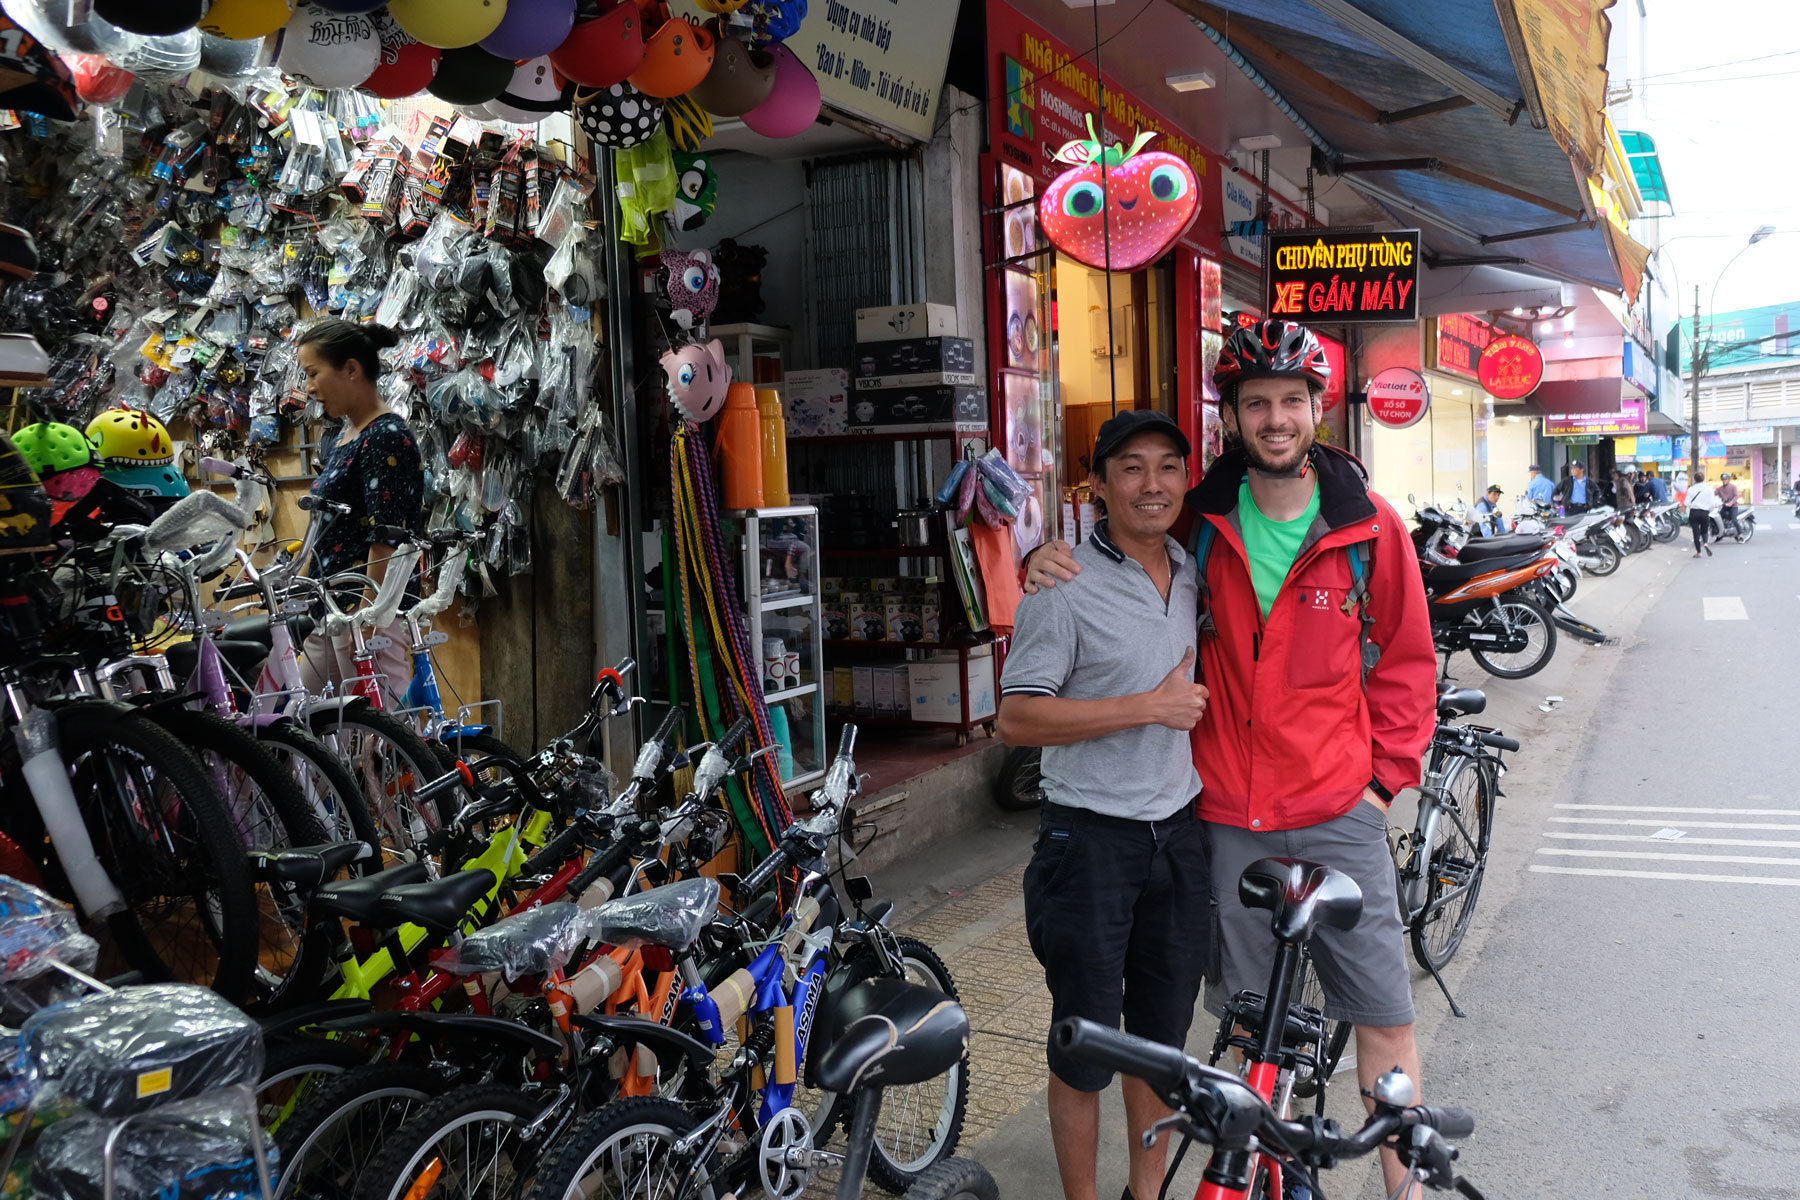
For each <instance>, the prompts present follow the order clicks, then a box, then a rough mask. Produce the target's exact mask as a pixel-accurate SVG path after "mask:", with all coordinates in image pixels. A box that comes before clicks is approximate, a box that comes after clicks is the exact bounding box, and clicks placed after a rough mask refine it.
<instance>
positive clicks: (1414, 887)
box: [1396, 789, 1475, 1017]
mask: <svg viewBox="0 0 1800 1200" xmlns="http://www.w3.org/2000/svg"><path fill="white" fill-rule="evenodd" d="M1433 790H1434V789H1421V795H1422V797H1423V798H1424V799H1425V800H1426V801H1427V802H1428V803H1429V804H1430V811H1429V812H1423V811H1422V812H1421V814H1420V819H1419V824H1420V826H1421V828H1422V832H1423V834H1424V836H1423V837H1421V838H1420V839H1419V840H1418V842H1417V844H1415V845H1414V846H1413V847H1412V854H1413V859H1412V861H1413V862H1414V863H1416V864H1418V867H1417V869H1416V870H1415V871H1414V872H1413V873H1412V877H1411V878H1410V879H1409V878H1407V876H1406V874H1405V873H1404V872H1399V871H1398V866H1397V865H1396V871H1397V873H1398V874H1399V879H1398V881H1397V882H1398V883H1399V891H1400V903H1401V905H1402V906H1403V908H1404V915H1405V917H1406V926H1407V928H1408V929H1411V928H1412V927H1413V926H1415V925H1417V924H1418V923H1419V922H1420V921H1423V920H1424V919H1425V897H1426V896H1427V895H1428V894H1429V893H1430V888H1429V887H1428V886H1427V885H1428V883H1429V880H1427V879H1426V873H1427V872H1428V871H1430V870H1431V851H1432V849H1433V848H1434V847H1435V846H1436V845H1437V827H1438V822H1440V821H1442V820H1443V819H1444V817H1445V816H1446V815H1447V816H1448V817H1449V818H1450V820H1451V821H1453V822H1455V823H1456V827H1457V828H1458V829H1461V830H1462V834H1463V837H1464V838H1465V839H1468V841H1469V844H1470V845H1474V844H1475V842H1474V839H1473V838H1469V831H1468V830H1467V829H1466V828H1464V827H1463V823H1462V816H1461V815H1460V814H1459V813H1456V812H1453V811H1450V810H1448V809H1446V808H1445V807H1444V805H1443V802H1442V801H1441V800H1438V799H1436V798H1435V797H1433V796H1432V791H1433ZM1464 886H1467V885H1466V884H1465V885H1464ZM1425 969H1426V970H1427V971H1429V972H1431V978H1432V979H1433V980H1435V981H1436V982H1437V985H1438V990H1439V991H1440V992H1442V993H1444V1001H1445V1003H1447V1004H1449V1005H1450V1012H1451V1014H1452V1015H1453V1016H1458V1017H1466V1016H1468V1015H1469V1014H1468V1013H1466V1012H1464V1011H1463V1010H1462V1008H1461V1006H1459V1005H1458V1004H1457V1003H1456V997H1455V996H1453V995H1451V994H1450V985H1449V984H1448V983H1445V982H1444V976H1443V973H1442V972H1441V971H1439V970H1438V969H1437V968H1436V967H1434V966H1432V965H1431V963H1430V962H1429V961H1428V962H1426V963H1425Z"/></svg>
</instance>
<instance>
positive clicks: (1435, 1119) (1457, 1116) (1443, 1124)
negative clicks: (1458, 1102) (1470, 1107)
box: [1408, 1104, 1475, 1140]
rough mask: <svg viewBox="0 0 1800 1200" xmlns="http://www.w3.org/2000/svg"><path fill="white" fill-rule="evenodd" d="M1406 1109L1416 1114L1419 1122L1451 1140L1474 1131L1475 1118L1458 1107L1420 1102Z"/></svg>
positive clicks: (1469, 1134) (1467, 1135)
mask: <svg viewBox="0 0 1800 1200" xmlns="http://www.w3.org/2000/svg"><path fill="white" fill-rule="evenodd" d="M1408 1111H1409V1112H1413V1113H1417V1114H1418V1117H1419V1124H1421V1125H1424V1126H1427V1127H1428V1128H1431V1129H1435V1130H1437V1131H1438V1132H1439V1133H1441V1134H1443V1135H1444V1136H1445V1137H1447V1138H1451V1139H1453V1140H1460V1139H1462V1138H1466V1137H1469V1136H1471V1135H1472V1134H1473V1133H1474V1132H1475V1118H1474V1117H1473V1116H1472V1115H1471V1114H1469V1113H1468V1112H1465V1111H1464V1110H1463V1109H1460V1108H1450V1107H1445V1106H1439V1105H1431V1104H1420V1105H1416V1106H1415V1107H1413V1108H1411V1109H1409V1110H1408Z"/></svg>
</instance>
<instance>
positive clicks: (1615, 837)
mask: <svg viewBox="0 0 1800 1200" xmlns="http://www.w3.org/2000/svg"><path fill="white" fill-rule="evenodd" d="M1544 836H1545V837H1549V838H1563V839H1564V840H1567V841H1582V842H1648V841H1651V840H1653V839H1654V836H1655V835H1653V834H1648V833H1563V832H1560V831H1559V830H1555V829H1546V830H1545V831H1544ZM1681 844H1682V845H1684V846H1767V847H1768V848H1769V849H1771V850H1800V842H1784V841H1767V842H1765V841H1763V840H1762V839H1760V838H1697V837H1684V838H1682V839H1681Z"/></svg>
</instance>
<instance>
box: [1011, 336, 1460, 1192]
mask: <svg viewBox="0 0 1800 1200" xmlns="http://www.w3.org/2000/svg"><path fill="white" fill-rule="evenodd" d="M1330 374H1331V368H1330V365H1329V363H1328V362H1327V360H1326V358H1325V355H1324V351H1323V349H1322V348H1321V347H1320V345H1319V341H1318V338H1317V337H1315V336H1314V335H1313V334H1312V332H1311V331H1310V330H1308V329H1306V328H1305V327H1303V326H1300V325H1297V324H1294V323H1293V322H1290V321H1281V320H1267V321H1262V322H1259V323H1258V324H1257V325H1255V326H1253V327H1251V328H1248V329H1239V330H1237V331H1235V332H1234V333H1233V334H1232V335H1231V336H1230V337H1229V338H1228V339H1227V340H1226V343H1225V347H1224V350H1223V351H1222V352H1221V353H1220V356H1219V365H1218V368H1217V369H1216V370H1215V372H1214V376H1213V378H1214V380H1215V382H1216V383H1217V384H1218V387H1219V392H1220V395H1221V397H1222V403H1221V415H1222V417H1223V420H1224V422H1225V432H1226V435H1227V439H1228V441H1229V442H1230V448H1229V449H1227V451H1226V452H1225V453H1224V454H1222V455H1221V456H1220V457H1219V458H1218V459H1217V460H1216V461H1215V462H1214V463H1213V464H1212V467H1211V468H1210V469H1209V470H1208V471H1207V473H1206V476H1205V478H1203V479H1202V480H1201V481H1200V483H1199V485H1198V486H1197V487H1195V488H1194V489H1193V490H1192V491H1190V492H1189V493H1188V495H1187V499H1186V502H1185V505H1184V508H1185V510H1186V511H1185V512H1184V513H1183V521H1182V522H1180V523H1178V524H1177V526H1176V528H1175V529H1174V530H1173V531H1172V532H1173V534H1174V536H1175V537H1177V538H1178V539H1180V540H1181V541H1183V543H1184V544H1186V545H1187V546H1188V547H1190V550H1192V551H1193V552H1194V553H1193V555H1192V556H1193V557H1194V558H1195V559H1196V562H1197V564H1198V565H1199V568H1200V570H1201V572H1202V576H1201V606H1200V607H1201V612H1202V617H1201V622H1200V642H1199V647H1200V665H1201V668H1202V671H1203V672H1204V680H1205V683H1206V686H1207V687H1208V688H1209V689H1210V693H1211V702H1210V705H1209V707H1208V708H1207V710H1206V713H1205V715H1204V717H1202V719H1201V721H1200V723H1199V724H1198V725H1196V726H1195V727H1194V730H1193V748H1194V765H1195V766H1196V767H1197V768H1198V769H1199V772H1200V779H1201V785H1202V790H1201V793H1200V816H1201V819H1202V820H1203V821H1204V822H1206V824H1207V831H1208V835H1209V843H1210V847H1211V853H1212V872H1213V875H1212V893H1213V899H1214V904H1215V907H1216V909H1217V911H1218V914H1219V922H1220V929H1219V932H1220V942H1221V945H1222V947H1223V950H1224V970H1225V978H1224V983H1225V987H1226V991H1227V992H1228V993H1235V992H1237V991H1240V990H1242V989H1244V988H1253V989H1255V990H1258V991H1261V990H1263V989H1264V988H1265V987H1266V986H1267V981H1268V977H1269V971H1270V969H1271V966H1272V965H1273V961H1274V953H1275V943H1274V938H1273V936H1272V935H1271V933H1270V929H1269V916H1268V914H1267V913H1266V912H1261V911H1257V910H1250V909H1246V908H1245V907H1244V906H1243V904H1242V902H1241V901H1239V899H1238V894H1237V881H1238V876H1239V875H1240V874H1241V873H1242V872H1243V869H1244V868H1245V867H1246V866H1248V865H1249V864H1250V863H1252V862H1255V861H1256V860H1257V859H1259V858H1263V857H1267V856H1270V855H1287V856H1292V857H1296V858H1305V859H1310V860H1312V861H1315V862H1322V863H1324V864H1326V865H1328V866H1331V867H1335V868H1337V869H1338V870H1340V871H1343V872H1344V873H1346V874H1348V875H1349V876H1350V877H1351V878H1353V879H1355V880H1356V882H1357V884H1358V885H1360V886H1361V888H1362V893H1363V915H1362V919H1361V921H1360V922H1359V923H1358V924H1357V926H1356V927H1355V928H1354V929H1351V930H1347V931H1340V930H1335V929H1320V930H1319V931H1318V932H1317V933H1315V934H1314V937H1313V943H1312V944H1313V956H1314V961H1315V963H1316V964H1317V967H1318V971H1319V977H1320V982H1321V983H1322V984H1323V986H1324V989H1325V995H1326V1005H1325V1010H1326V1015H1327V1016H1330V1017H1332V1018H1334V1019H1337V1020H1348V1021H1351V1022H1352V1023H1354V1024H1355V1026H1356V1033H1357V1075H1358V1077H1359V1080H1360V1082H1361V1084H1362V1086H1363V1087H1364V1088H1367V1087H1369V1086H1370V1085H1371V1084H1373V1082H1374V1079H1375V1076H1376V1075H1378V1074H1379V1073H1380V1072H1381V1071H1383V1070H1386V1069H1387V1068H1389V1067H1392V1066H1395V1065H1398V1066H1400V1067H1401V1068H1402V1069H1404V1070H1405V1071H1406V1072H1407V1073H1408V1074H1409V1075H1411V1076H1412V1077H1413V1079H1414V1080H1415V1081H1417V1080H1418V1078H1419V1061H1418V1050H1417V1047H1416V1045H1415V1043H1414V1040H1413V1005H1412V981H1411V976H1410V973H1409V971H1408V969H1407V965H1406V954H1405V947H1404V944H1403V938H1404V930H1403V928H1402V926H1401V923H1400V916H1399V902H1398V898H1397V896H1396V895H1395V890H1394V864H1393V859H1392V857H1391V856H1390V852H1389V849H1388V843H1387V810H1388V806H1389V805H1390V804H1391V803H1392V802H1393V798H1394V795H1395V794H1396V793H1398V792H1399V791H1401V790H1402V789H1404V788H1408V787H1414V786H1417V784H1418V782H1419V774H1420V772H1419V759H1420V755H1421V754H1422V753H1423V752H1424V750H1425V747H1426V745H1427V744H1428V743H1429V742H1430V740H1431V733H1432V729H1433V725H1434V720H1435V706H1436V678H1437V659H1436V655H1435V652H1434V650H1433V648H1432V640H1431V620H1430V616H1429V614H1428V613H1427V611H1426V600H1425V588H1424V584H1423V582H1422V580H1421V577H1420V574H1419V567H1418V559H1417V556H1416V555H1415V554H1414V551H1413V546H1412V541H1411V538H1410V537H1409V536H1408V534H1407V530H1406V526H1405V524H1404V523H1403V522H1402V521H1401V519H1400V516H1399V514H1398V513H1396V512H1395V511H1394V509H1393V507H1392V506H1391V505H1389V504H1388V503H1387V502H1386V501H1385V500H1383V499H1382V498H1381V497H1380V496H1377V495H1375V494H1374V493H1372V492H1371V491H1369V486H1368V477H1367V474H1366V473H1365V472H1364V470H1363V468H1362V464H1361V463H1359V462H1358V461H1357V460H1356V459H1355V458H1353V457H1352V456H1351V455H1349V454H1347V453H1345V452H1343V451H1341V450H1338V449H1336V448H1334V447H1330V446H1321V445H1317V444H1315V442H1314V436H1313V431H1314V429H1315V428H1316V427H1317V424H1318V419H1319V416H1320V408H1319V396H1320V394H1321V393H1322V392H1323V391H1324V388H1325V384H1326V382H1327V381H1328V380H1329V379H1330ZM1073 565H1074V564H1073V562H1072V560H1070V558H1069V556H1068V552H1067V549H1066V547H1065V546H1064V544H1062V543H1051V544H1050V545H1049V546H1046V547H1042V548H1040V550H1039V551H1038V552H1035V553H1034V554H1033V556H1032V559H1031V560H1030V561H1029V563H1028V570H1027V577H1026V580H1027V586H1028V587H1032V588H1035V587H1036V586H1040V585H1041V586H1053V585H1054V584H1055V582H1056V580H1057V579H1058V578H1062V579H1069V578H1072V577H1073V574H1074V572H1073V571H1072V570H1070V568H1071V567H1073ZM1197 681H1198V680H1197ZM1382 1169H1383V1174H1384V1175H1385V1176H1386V1177H1387V1184H1388V1187H1389V1189H1390V1190H1391V1189H1393V1188H1395V1187H1397V1186H1398V1185H1399V1183H1400V1181H1401V1179H1402V1177H1403V1176H1404V1171H1403V1170H1402V1169H1401V1167H1400V1165H1399V1163H1398V1162H1397V1160H1395V1158H1394V1156H1393V1155H1392V1154H1391V1153H1388V1152H1386V1151H1384V1152H1383V1154H1382Z"/></svg>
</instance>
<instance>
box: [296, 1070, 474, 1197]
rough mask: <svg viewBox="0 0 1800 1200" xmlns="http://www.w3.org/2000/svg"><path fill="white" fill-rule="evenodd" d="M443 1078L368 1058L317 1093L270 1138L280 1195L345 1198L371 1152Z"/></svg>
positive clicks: (397, 1130)
mask: <svg viewBox="0 0 1800 1200" xmlns="http://www.w3.org/2000/svg"><path fill="white" fill-rule="evenodd" d="M443 1083H444V1080H443V1077H442V1076H440V1075H438V1074H436V1073H435V1072H433V1071H431V1070H429V1069H427V1068H425V1067H420V1066H413V1065H410V1064H406V1063H385V1062H384V1063H368V1064H365V1065H363V1066H359V1067H354V1068H352V1069H350V1070H348V1071H345V1072H343V1073H342V1074H340V1075H337V1076H335V1077H333V1078H331V1079H329V1080H328V1081H326V1082H325V1083H324V1085H323V1086H321V1087H319V1088H318V1089H317V1090H315V1091H314V1092H313V1093H312V1095H311V1096H310V1097H309V1098H308V1099H307V1101H306V1102H305V1103H304V1104H303V1105H301V1106H300V1107H299V1108H296V1109H295V1110H294V1112H293V1115H292V1116H291V1117H290V1118H289V1119H288V1120H287V1121H286V1122H285V1123H283V1125H282V1126H281V1129H280V1130H279V1131H278V1132H277V1133H276V1135H275V1141H276V1144H277V1145H279V1146H280V1147H281V1178H280V1180H279V1182H278V1183H277V1186H276V1189H275V1195H276V1197H277V1200H325V1198H326V1197H338V1196H347V1195H349V1194H350V1191H351V1189H352V1188H354V1187H355V1186H356V1181H357V1180H358V1179H360V1178H362V1176H363V1175H365V1174H368V1173H370V1172H371V1171H372V1169H373V1163H374V1159H375V1156H376V1155H378V1154H380V1153H381V1150H382V1148H383V1147H384V1146H386V1145H387V1144H388V1143H389V1142H390V1141H392V1140H393V1139H394V1138H395V1137H396V1136H397V1135H398V1134H399V1133H400V1129H401V1127H402V1126H403V1125H405V1124H406V1123H407V1122H408V1121H410V1120H412V1119H413V1118H414V1117H415V1116H417V1115H418V1114H419V1112H420V1110H422V1109H423V1108H424V1107H425V1106H426V1104H428V1103H429V1102H430V1100H431V1097H432V1096H434V1095H436V1094H437V1093H438V1092H439V1091H440V1090H442V1088H443Z"/></svg>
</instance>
